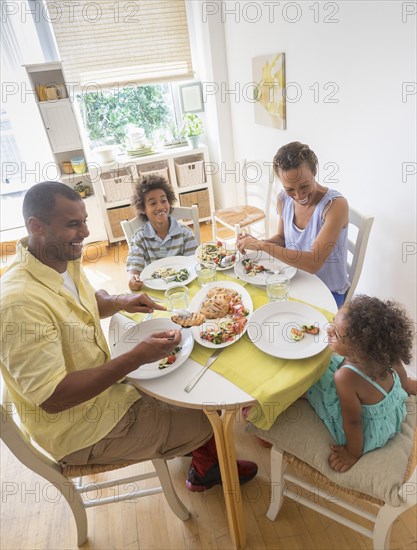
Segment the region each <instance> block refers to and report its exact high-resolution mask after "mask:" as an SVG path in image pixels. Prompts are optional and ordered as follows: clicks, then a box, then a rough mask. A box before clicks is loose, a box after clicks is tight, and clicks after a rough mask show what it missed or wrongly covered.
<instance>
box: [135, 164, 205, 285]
mask: <svg viewBox="0 0 417 550" xmlns="http://www.w3.org/2000/svg"><path fill="white" fill-rule="evenodd" d="M176 200H177V198H176V197H175V193H174V191H173V190H172V187H171V186H170V185H169V183H168V182H167V181H166V179H165V178H163V177H161V176H153V175H151V176H145V177H144V178H143V179H142V180H141V181H140V182H139V183H138V184H137V186H136V191H135V196H134V197H133V204H134V206H135V207H136V210H137V212H138V216H139V218H141V219H142V220H143V221H146V223H145V225H144V226H143V227H141V228H140V229H138V230H137V231H136V233H135V234H134V235H133V237H132V240H131V242H130V243H129V255H128V257H127V266H126V269H127V271H128V272H129V274H130V278H129V283H128V284H129V288H130V290H140V289H141V288H142V286H143V282H142V281H141V280H140V274H141V272H142V271H143V269H144V267H146V266H147V265H148V264H150V263H151V262H154V261H155V260H160V259H162V258H166V257H168V256H192V255H193V254H194V252H195V250H196V248H197V246H198V244H197V241H196V240H195V237H194V234H193V232H192V231H191V229H190V228H188V227H187V226H186V225H183V224H180V223H178V222H177V220H175V219H174V218H173V217H172V216H171V215H170V214H171V212H172V207H173V204H174V203H175V202H176Z"/></svg>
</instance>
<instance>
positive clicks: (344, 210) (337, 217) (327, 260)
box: [237, 141, 349, 307]
mask: <svg viewBox="0 0 417 550" xmlns="http://www.w3.org/2000/svg"><path fill="white" fill-rule="evenodd" d="M317 164H318V160H317V157H316V155H315V154H314V152H313V151H312V150H311V149H310V148H309V146H308V145H304V144H302V143H300V142H298V141H294V142H292V143H288V144H287V145H284V146H283V147H281V148H280V149H279V150H278V152H277V154H276V155H275V157H274V170H275V173H276V175H277V176H278V178H279V179H280V181H281V183H282V186H283V191H282V192H281V193H280V195H279V197H278V205H277V208H278V212H279V214H280V218H279V225H278V233H277V234H276V235H274V236H273V237H272V238H271V239H268V240H262V241H261V240H258V239H255V238H254V237H252V236H251V235H247V234H241V235H240V236H239V238H238V241H237V246H238V249H239V250H240V251H241V252H244V251H245V250H260V251H263V252H267V253H268V254H270V255H271V256H274V257H275V258H278V259H279V260H282V261H283V262H285V263H287V264H289V265H293V266H294V267H297V268H299V269H303V270H304V271H307V272H309V273H315V274H316V275H317V276H318V277H320V279H321V280H322V281H323V282H324V283H325V284H326V285H327V287H328V288H329V289H330V291H331V292H332V294H333V296H334V298H335V300H336V303H337V305H338V306H339V307H340V306H341V305H342V304H343V302H344V297H345V294H346V291H347V290H348V288H349V280H348V276H347V230H348V223H349V205H348V203H347V201H346V199H345V198H344V197H343V196H342V195H341V194H340V193H339V192H338V191H335V190H333V189H328V188H327V187H323V186H322V185H320V184H319V183H318V182H317V181H316V179H315V176H316V173H317Z"/></svg>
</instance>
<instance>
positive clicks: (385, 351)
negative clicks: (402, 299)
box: [343, 295, 415, 378]
mask: <svg viewBox="0 0 417 550" xmlns="http://www.w3.org/2000/svg"><path fill="white" fill-rule="evenodd" d="M344 313H345V330H344V335H343V339H344V340H345V343H346V345H347V346H349V347H351V348H352V354H351V357H352V358H354V359H355V360H356V361H358V362H359V363H360V364H361V365H362V366H363V368H364V369H366V372H367V373H368V374H369V376H374V377H375V376H376V375H377V376H380V377H381V378H385V376H386V375H387V373H388V372H390V371H391V370H392V368H393V366H394V365H395V364H396V363H398V362H399V361H403V362H404V363H405V364H406V365H408V364H409V363H410V361H411V354H412V349H413V340H414V335H415V326H414V322H413V321H412V320H411V319H410V317H409V316H408V315H407V313H406V311H405V309H404V308H403V307H402V306H401V305H400V304H398V303H396V302H392V301H389V300H387V301H382V300H379V299H378V298H371V297H370V296H364V295H362V296H357V297H355V298H354V299H353V300H352V301H351V302H348V303H347V304H346V307H345V308H344Z"/></svg>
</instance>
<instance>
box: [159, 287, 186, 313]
mask: <svg viewBox="0 0 417 550" xmlns="http://www.w3.org/2000/svg"><path fill="white" fill-rule="evenodd" d="M165 298H166V299H167V300H168V303H169V309H186V308H187V306H188V288H187V287H186V286H184V285H177V286H171V287H170V288H168V290H166V291H165Z"/></svg>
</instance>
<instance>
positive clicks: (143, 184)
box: [132, 175, 177, 220]
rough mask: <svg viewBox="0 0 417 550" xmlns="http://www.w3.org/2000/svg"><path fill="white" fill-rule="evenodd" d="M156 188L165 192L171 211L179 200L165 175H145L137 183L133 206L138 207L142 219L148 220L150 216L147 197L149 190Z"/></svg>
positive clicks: (170, 211)
mask: <svg viewBox="0 0 417 550" xmlns="http://www.w3.org/2000/svg"><path fill="white" fill-rule="evenodd" d="M155 189H161V190H162V191H164V192H165V194H166V196H167V199H168V202H169V204H170V206H171V208H170V210H169V213H170V214H171V213H172V206H173V204H174V203H175V202H177V197H176V196H175V193H174V191H173V189H172V187H171V185H170V184H169V183H168V181H167V180H166V179H165V178H164V177H163V176H157V175H149V176H144V177H143V178H142V179H141V180H140V181H139V182H138V183H137V184H136V188H135V194H134V195H133V198H132V206H134V207H135V208H136V211H137V213H138V217H139V218H141V219H142V220H147V219H148V216H147V215H146V214H145V213H144V212H145V197H146V194H147V193H149V191H154V190H155Z"/></svg>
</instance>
